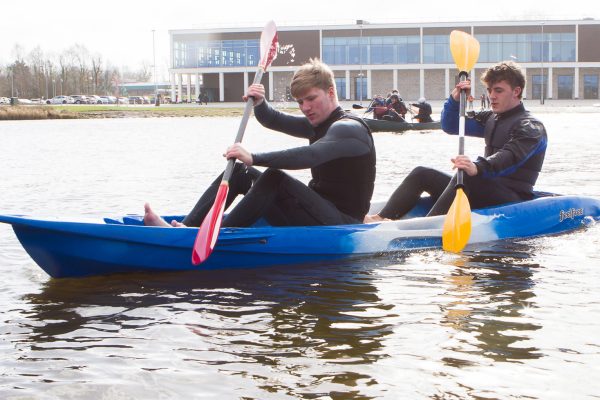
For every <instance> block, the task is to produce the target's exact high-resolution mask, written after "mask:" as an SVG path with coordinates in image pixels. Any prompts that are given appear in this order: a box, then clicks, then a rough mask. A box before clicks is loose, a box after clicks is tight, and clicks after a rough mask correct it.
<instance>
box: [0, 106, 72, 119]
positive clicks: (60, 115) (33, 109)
mask: <svg viewBox="0 0 600 400" xmlns="http://www.w3.org/2000/svg"><path fill="white" fill-rule="evenodd" d="M74 118H79V116H78V115H77V114H75V113H72V112H70V111H69V110H64V109H63V110H57V109H55V108H53V107H45V106H2V107H0V120H21V119H74Z"/></svg>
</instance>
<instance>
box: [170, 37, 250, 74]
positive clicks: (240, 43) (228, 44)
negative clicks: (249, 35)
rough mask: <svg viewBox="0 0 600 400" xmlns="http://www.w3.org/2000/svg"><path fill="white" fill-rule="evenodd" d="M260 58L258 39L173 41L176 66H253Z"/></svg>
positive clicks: (174, 65)
mask: <svg viewBox="0 0 600 400" xmlns="http://www.w3.org/2000/svg"><path fill="white" fill-rule="evenodd" d="M259 58H260V56H259V42H258V40H257V39H247V40H212V41H199V40H190V41H177V40H175V41H173V67H174V68H198V67H252V66H257V65H258V62H259Z"/></svg>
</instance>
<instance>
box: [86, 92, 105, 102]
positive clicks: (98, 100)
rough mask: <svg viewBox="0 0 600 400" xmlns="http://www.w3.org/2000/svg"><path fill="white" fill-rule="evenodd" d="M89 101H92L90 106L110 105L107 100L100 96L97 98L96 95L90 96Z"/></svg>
mask: <svg viewBox="0 0 600 400" xmlns="http://www.w3.org/2000/svg"><path fill="white" fill-rule="evenodd" d="M88 99H89V100H90V104H108V100H107V99H103V98H102V97H100V96H96V95H95V94H90V95H88Z"/></svg>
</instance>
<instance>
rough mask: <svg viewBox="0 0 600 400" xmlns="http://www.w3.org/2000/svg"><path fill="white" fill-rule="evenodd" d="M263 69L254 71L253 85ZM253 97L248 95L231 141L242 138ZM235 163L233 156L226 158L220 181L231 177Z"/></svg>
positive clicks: (259, 79)
mask: <svg viewBox="0 0 600 400" xmlns="http://www.w3.org/2000/svg"><path fill="white" fill-rule="evenodd" d="M264 72H265V71H264V69H263V68H259V69H258V71H256V75H254V81H253V82H252V84H253V85H255V84H257V83H260V81H261V80H262V76H263V74H264ZM253 103H254V99H253V98H251V97H249V98H248V100H247V101H246V107H245V108H244V115H243V116H242V121H241V122H240V127H239V128H238V133H237V136H236V137H235V142H233V143H241V142H242V139H243V138H244V132H245V131H246V126H247V125H248V119H250V111H252V107H253ZM234 165H235V158H230V159H229V160H227V167H226V168H225V172H224V173H223V179H221V182H229V178H231V174H232V173H233V167H234Z"/></svg>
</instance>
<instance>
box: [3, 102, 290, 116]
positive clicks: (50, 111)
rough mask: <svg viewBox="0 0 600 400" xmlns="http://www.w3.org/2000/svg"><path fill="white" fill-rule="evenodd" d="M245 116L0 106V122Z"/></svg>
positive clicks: (237, 110)
mask: <svg viewBox="0 0 600 400" xmlns="http://www.w3.org/2000/svg"><path fill="white" fill-rule="evenodd" d="M281 110H282V111H285V112H291V113H298V112H299V110H298V108H284V109H281ZM243 113H244V108H243V107H242V106H239V107H237V106H235V107H232V106H229V107H218V106H209V107H205V106H204V107H200V106H199V107H188V106H178V105H169V104H166V105H161V106H159V107H155V106H147V107H140V106H117V105H110V106H109V105H106V106H103V105H89V106H86V105H65V106H62V105H58V106H2V107H0V120H8V119H24V120H25V119H54V118H159V117H238V116H241V115H242V114H243Z"/></svg>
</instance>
